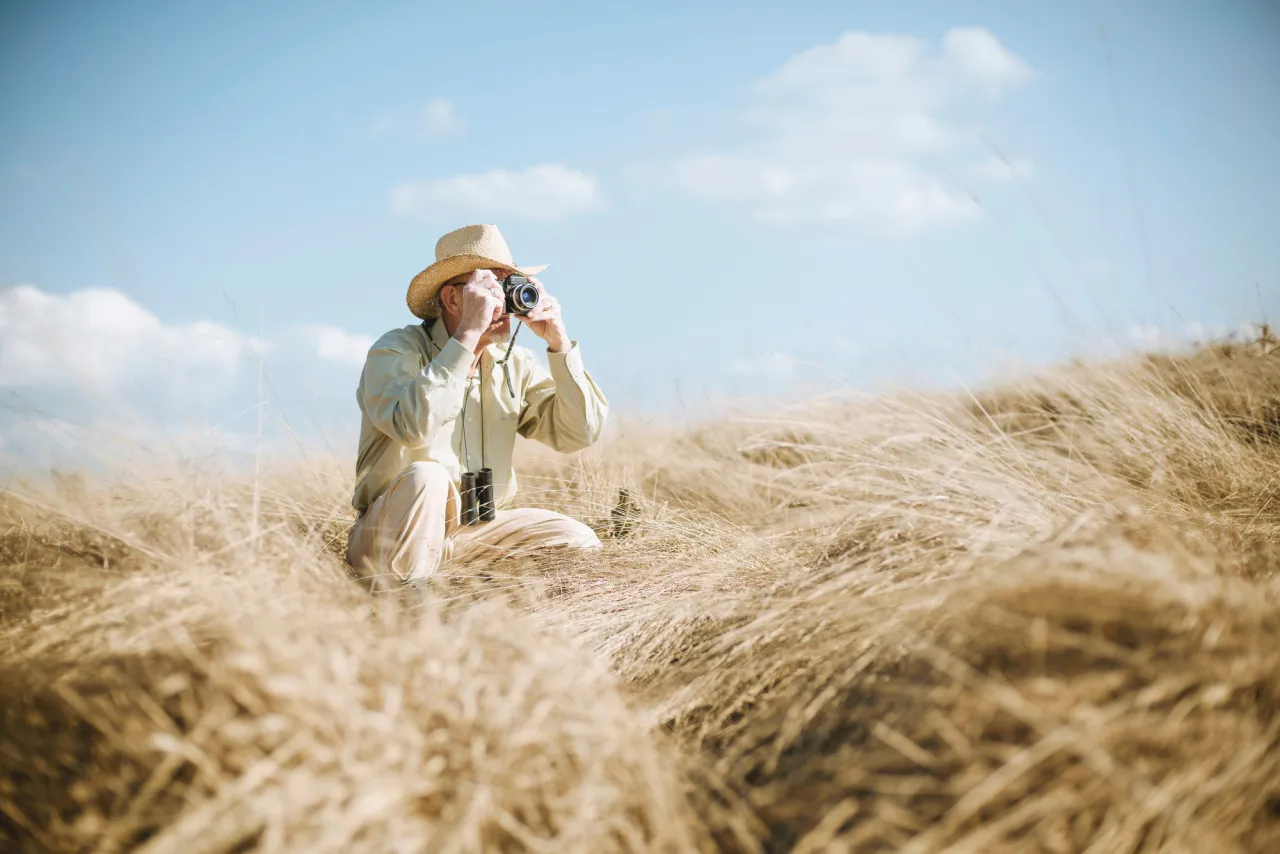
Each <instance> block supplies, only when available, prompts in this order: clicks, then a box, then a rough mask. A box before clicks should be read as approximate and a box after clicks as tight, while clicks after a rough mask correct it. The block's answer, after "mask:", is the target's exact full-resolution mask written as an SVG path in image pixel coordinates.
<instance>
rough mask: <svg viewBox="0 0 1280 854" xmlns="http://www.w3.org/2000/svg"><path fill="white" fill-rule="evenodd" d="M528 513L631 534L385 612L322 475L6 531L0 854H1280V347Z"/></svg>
mask: <svg viewBox="0 0 1280 854" xmlns="http://www.w3.org/2000/svg"><path fill="white" fill-rule="evenodd" d="M526 471H527V472H528V474H525V475H522V482H523V483H524V484H525V487H526V489H525V493H524V495H523V496H522V499H523V500H525V501H529V502H532V503H539V504H543V505H549V506H553V507H557V508H561V509H564V510H566V511H567V512H570V513H572V514H574V515H577V516H579V517H582V518H586V519H588V520H589V521H591V522H592V523H593V524H595V525H597V526H598V527H599V528H600V530H601V531H602V532H604V533H605V534H609V533H611V532H612V530H613V528H612V520H611V519H610V515H609V511H610V509H611V508H612V507H613V506H614V504H615V502H616V499H617V495H618V489H619V487H625V488H627V489H628V490H629V492H630V493H631V494H632V495H633V496H634V500H635V501H636V502H637V504H638V505H639V508H640V518H639V519H638V520H637V521H636V523H635V529H634V531H633V532H632V533H631V534H630V536H627V537H623V538H616V539H615V538H608V539H606V541H605V544H606V548H605V550H604V552H603V553H601V554H598V555H594V556H591V557H589V558H584V557H572V556H564V555H548V556H544V557H542V558H538V559H532V558H528V557H520V556H515V557H507V558H503V559H500V560H494V561H491V562H488V563H486V564H484V565H474V564H473V565H468V566H466V567H446V568H445V569H444V570H443V571H442V572H441V573H440V574H439V575H438V576H437V577H435V578H434V579H433V580H432V581H431V583H430V584H429V585H427V586H426V587H424V588H419V589H412V590H386V591H372V592H371V591H370V590H368V589H366V588H364V587H363V586H361V585H360V584H359V583H357V582H356V581H354V580H353V579H352V578H351V577H350V575H349V574H348V571H347V569H346V567H345V566H344V565H343V563H342V560H341V554H342V550H343V546H344V543H345V530H346V527H347V525H348V524H349V523H350V519H351V515H350V510H349V507H348V498H349V494H350V493H349V483H350V481H349V479H350V472H349V471H347V470H345V469H342V468H340V467H337V466H332V467H318V466H317V467H310V468H295V469H293V470H290V471H284V472H277V473H273V474H272V475H270V476H265V477H264V479H263V480H262V481H261V483H260V484H259V486H260V489H261V497H260V503H259V505H258V510H257V513H256V515H255V510H254V508H255V500H254V484H252V483H246V482H241V481H236V480H233V479H229V478H221V479H219V478H213V477H210V476H208V475H201V474H198V473H193V472H183V471H175V472H173V474H172V476H171V477H169V478H158V479H148V480H147V482H145V483H134V484H114V485H101V484H90V483H88V482H87V481H83V480H81V479H77V478H74V477H67V478H63V479H62V482H61V486H60V488H59V489H57V490H55V491H53V492H41V493H37V492H35V491H33V490H24V489H13V490H10V491H8V492H6V493H5V494H3V496H0V567H3V569H2V570H0V572H2V575H0V772H2V773H0V849H3V850H5V851H10V850H13V851H47V850H53V851H95V852H122V851H141V852H146V853H147V854H161V852H173V853H174V854H177V852H182V854H188V852H209V854H213V852H219V854H231V852H268V851H290V852H302V851H305V852H342V854H353V852H393V851H433V852H472V851H499V850H501V851H548V852H577V851H582V852H610V851H692V850H706V851H715V850H725V851H742V852H763V851H769V852H774V851H793V852H833V851H834V852H839V851H858V852H864V851H867V852H873V851H904V852H933V851H949V852H962V851H964V852H996V851H1046V852H1072V851H1097V852H1130V851H1134V852H1136V851H1143V852H1147V851H1169V852H1173V851H1180V852H1181V851H1213V852H1237V851H1239V852H1244V851H1260V852H1261V851H1276V850H1280V581H1278V579H1280V500H1277V498H1278V496H1280V352H1277V351H1276V342H1275V341H1274V339H1272V338H1271V336H1270V335H1269V334H1264V335H1263V337H1262V338H1261V339H1260V340H1257V341H1252V342H1236V343H1223V344H1217V345H1214V346H1210V347H1204V348H1201V349H1199V350H1197V351H1195V352H1193V353H1189V354H1184V355H1177V356H1173V355H1169V356H1158V357H1149V358H1139V359H1135V360H1132V361H1126V362H1119V363H1110V364H1090V365H1070V366H1063V367H1061V368H1060V369H1057V370H1054V371H1050V372H1046V373H1044V374H1042V375H1040V376H1038V377H1033V378H1031V379H1027V380H1022V381H1019V382H1017V383H1014V384H1011V385H1008V386H1005V387H998V388H990V389H986V390H984V391H983V392H981V393H977V394H973V395H961V396H954V397H947V396H913V395H909V394H902V395H898V396H893V397H886V398H881V399H876V400H871V401H861V402H847V401H845V402H834V401H826V402H817V403H813V404H811V405H809V406H806V407H804V408H802V409H797V410H793V411H788V412H784V413H778V414H775V415H772V416H769V417H760V418H756V419H748V418H740V419H736V420H733V421H730V422H725V423H718V424H713V425H708V426H705V427H701V428H698V429H696V430H692V431H689V432H687V433H677V432H658V431H624V433H623V435H622V436H621V437H620V438H617V439H616V440H613V441H611V442H609V443H607V444H605V445H603V446H599V447H596V448H593V449H591V450H590V451H588V452H586V453H584V454H582V455H579V456H577V457H574V458H566V459H553V458H550V457H545V458H544V457H542V456H538V457H537V458H535V459H531V460H530V462H529V467H528V468H527V469H526Z"/></svg>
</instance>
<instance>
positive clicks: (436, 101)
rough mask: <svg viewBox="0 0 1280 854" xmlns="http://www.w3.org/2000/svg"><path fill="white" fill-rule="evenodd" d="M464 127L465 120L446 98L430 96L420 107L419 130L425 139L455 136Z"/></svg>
mask: <svg viewBox="0 0 1280 854" xmlns="http://www.w3.org/2000/svg"><path fill="white" fill-rule="evenodd" d="M466 129H467V122H466V120H465V119H463V118H462V117H461V116H459V115H458V113H457V111H455V110H454V108H453V102H452V101H450V100H449V99H448V98H432V99H431V100H430V101H427V104H426V106H425V107H423V108H422V115H421V116H420V120H419V130H420V131H421V133H422V135H423V136H424V137H426V138H427V139H439V138H441V137H445V136H456V135H458V134H460V133H462V132H463V131H465V130H466Z"/></svg>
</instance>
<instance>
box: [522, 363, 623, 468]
mask: <svg viewBox="0 0 1280 854" xmlns="http://www.w3.org/2000/svg"><path fill="white" fill-rule="evenodd" d="M547 362H548V364H550V366H551V370H550V371H548V370H547V369H546V368H544V367H542V365H541V364H539V363H537V362H534V363H533V364H534V367H533V373H532V377H531V379H530V382H529V386H528V387H527V388H526V389H525V393H524V408H523V410H521V413H520V425H519V428H518V430H519V432H520V435H521V436H524V437H525V438H526V439H536V440H537V441H539V442H541V443H542V444H544V445H546V446H548V447H550V448H552V449H553V450H556V451H560V452H561V453H566V454H567V453H571V452H573V451H580V450H582V449H583V448H585V447H587V446H589V445H591V444H593V443H594V442H595V441H596V440H597V439H599V438H600V434H601V433H602V432H603V431H604V422H605V418H606V416H607V415H608V412H609V402H608V401H607V400H605V397H604V394H603V393H601V391H600V389H599V388H598V387H597V386H596V384H595V381H594V380H592V379H591V376H590V375H589V374H588V373H587V371H586V368H584V367H583V365H582V351H581V350H580V349H579V348H578V342H577V341H574V342H572V344H571V345H570V347H569V349H568V350H566V351H564V352H563V353H548V354H547Z"/></svg>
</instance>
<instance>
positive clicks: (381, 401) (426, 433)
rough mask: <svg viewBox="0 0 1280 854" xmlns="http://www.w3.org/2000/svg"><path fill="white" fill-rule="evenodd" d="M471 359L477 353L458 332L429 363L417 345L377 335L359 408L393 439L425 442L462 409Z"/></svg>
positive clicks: (417, 443) (412, 444)
mask: <svg viewBox="0 0 1280 854" xmlns="http://www.w3.org/2000/svg"><path fill="white" fill-rule="evenodd" d="M473 359H474V354H473V353H472V352H471V351H470V350H468V349H467V348H466V347H464V346H463V345H462V344H460V343H458V340H457V339H456V338H450V339H449V341H448V343H447V344H445V345H444V347H442V348H441V350H440V352H439V353H438V354H436V357H435V358H434V359H432V360H431V361H430V362H428V363H427V364H425V365H424V364H423V356H422V354H421V353H420V352H418V351H417V350H416V349H415V348H409V347H405V346H404V345H401V344H398V343H396V342H394V341H392V342H383V341H378V342H377V343H375V344H374V345H373V348H372V349H370V350H369V356H368V358H367V359H366V361H365V365H364V371H363V373H361V375H360V390H359V398H360V408H361V409H362V410H363V411H364V413H365V415H367V416H368V417H369V420H370V421H371V422H372V423H373V425H374V426H375V427H376V428H378V430H380V431H382V432H383V433H385V434H387V435H388V436H390V437H391V438H392V439H394V440H395V441H397V442H399V443H400V444H402V445H408V446H409V447H415V448H420V447H423V446H425V445H426V444H427V443H428V442H430V440H431V438H432V436H434V435H435V434H436V431H438V430H439V429H440V428H441V427H443V426H445V425H447V424H449V423H451V422H453V421H454V420H455V419H457V417H458V415H459V413H460V412H461V411H462V400H463V397H464V396H465V395H466V381H467V371H468V368H469V367H470V365H471V362H472V360H473Z"/></svg>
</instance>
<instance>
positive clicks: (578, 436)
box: [558, 409, 606, 454]
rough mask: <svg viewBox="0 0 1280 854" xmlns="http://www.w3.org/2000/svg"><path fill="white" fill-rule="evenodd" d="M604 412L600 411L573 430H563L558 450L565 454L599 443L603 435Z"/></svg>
mask: <svg viewBox="0 0 1280 854" xmlns="http://www.w3.org/2000/svg"><path fill="white" fill-rule="evenodd" d="M605 418H606V411H605V410H603V409H602V410H600V412H599V413H597V414H596V415H595V417H592V418H587V419H585V420H584V421H583V423H582V424H579V425H577V429H575V430H564V431H561V434H560V437H559V438H560V441H559V443H558V444H559V445H560V450H561V451H562V452H563V453H566V454H572V453H576V452H577V451H583V450H586V449H587V448H589V447H591V446H592V445H594V444H595V443H596V442H598V441H600V437H601V436H603V435H604V424H605Z"/></svg>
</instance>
